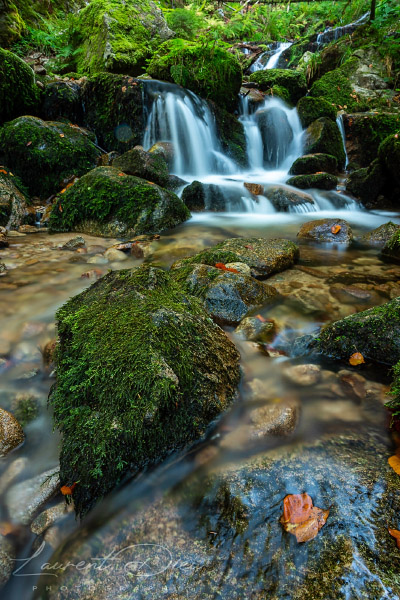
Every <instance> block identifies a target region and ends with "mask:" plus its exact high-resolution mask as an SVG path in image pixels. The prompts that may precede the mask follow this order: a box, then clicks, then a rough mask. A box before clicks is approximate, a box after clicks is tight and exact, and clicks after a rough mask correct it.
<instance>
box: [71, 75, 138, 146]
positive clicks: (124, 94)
mask: <svg viewBox="0 0 400 600" xmlns="http://www.w3.org/2000/svg"><path fill="white" fill-rule="evenodd" d="M82 102H83V106H84V124H85V126H86V127H89V128H90V129H91V130H92V131H94V133H95V134H96V137H97V140H98V143H99V145H100V146H101V147H102V148H104V149H105V150H106V151H107V152H109V151H111V150H116V151H117V152H119V153H123V152H126V151H127V150H130V149H131V148H134V147H135V146H137V145H139V144H141V143H142V140H143V134H144V129H145V125H146V123H145V121H144V115H143V82H141V81H140V80H137V79H133V78H132V77H127V76H124V75H113V74H112V73H100V74H99V75H96V76H94V77H91V78H90V79H88V80H87V81H86V82H85V84H84V86H83V89H82Z"/></svg>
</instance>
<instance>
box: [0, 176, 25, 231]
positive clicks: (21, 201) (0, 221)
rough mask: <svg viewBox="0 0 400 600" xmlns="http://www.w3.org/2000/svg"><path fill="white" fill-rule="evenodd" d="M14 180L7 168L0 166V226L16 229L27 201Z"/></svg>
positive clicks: (20, 221) (23, 215)
mask: <svg viewBox="0 0 400 600" xmlns="http://www.w3.org/2000/svg"><path fill="white" fill-rule="evenodd" d="M1 171H5V173H4V172H1ZM15 180H16V178H15V177H13V176H12V175H10V171H9V170H8V169H3V168H0V227H6V228H7V229H18V227H19V226H20V225H21V224H22V222H23V219H24V217H25V212H26V206H27V202H28V200H27V198H26V197H25V195H24V194H23V192H22V191H21V190H20V189H18V187H17V185H16V183H18V182H16V181H15Z"/></svg>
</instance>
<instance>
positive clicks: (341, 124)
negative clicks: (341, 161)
mask: <svg viewBox="0 0 400 600" xmlns="http://www.w3.org/2000/svg"><path fill="white" fill-rule="evenodd" d="M336 123H337V126H338V127H339V131H340V135H341V136H342V140H343V150H344V153H345V155H346V160H345V165H344V168H345V170H346V169H347V166H348V164H349V157H348V156H347V149H346V132H345V130H344V122H343V113H339V114H338V116H337V119H336Z"/></svg>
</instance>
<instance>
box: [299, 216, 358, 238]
mask: <svg viewBox="0 0 400 600" xmlns="http://www.w3.org/2000/svg"><path fill="white" fill-rule="evenodd" d="M337 226H339V227H340V230H339V231H338V232H337V233H333V232H332V227H337ZM297 237H299V238H303V239H308V240H313V241H315V242H335V243H337V244H350V243H351V241H352V240H353V232H352V230H351V227H350V225H349V224H348V223H347V221H344V220H343V219H318V220H316V221H308V222H307V223H304V224H303V225H302V226H301V229H300V231H299V233H298V234H297Z"/></svg>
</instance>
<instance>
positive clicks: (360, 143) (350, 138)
mask: <svg viewBox="0 0 400 600" xmlns="http://www.w3.org/2000/svg"><path fill="white" fill-rule="evenodd" d="M343 122H344V127H345V131H346V149H347V155H348V159H349V163H350V165H351V166H352V168H354V169H360V168H363V167H368V166H369V165H370V164H371V162H372V161H373V160H375V159H376V158H377V156H378V148H379V145H380V144H381V142H383V140H384V139H385V138H386V137H387V136H388V135H391V134H394V133H396V132H397V131H398V130H399V128H400V117H399V115H398V114H395V113H394V114H391V113H388V112H381V113H378V112H367V113H365V112H358V113H351V114H344V115H343Z"/></svg>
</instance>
